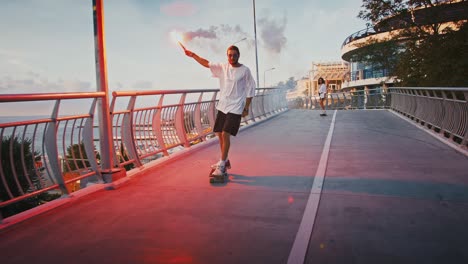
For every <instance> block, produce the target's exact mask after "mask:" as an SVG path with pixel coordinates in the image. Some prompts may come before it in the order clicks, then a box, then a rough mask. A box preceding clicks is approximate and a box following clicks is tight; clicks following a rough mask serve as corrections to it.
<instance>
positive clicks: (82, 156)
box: [0, 88, 287, 222]
mask: <svg viewBox="0 0 468 264" xmlns="http://www.w3.org/2000/svg"><path fill="white" fill-rule="evenodd" d="M218 94H219V90H182V91H181V90H176V91H129V92H124V91H120V92H114V93H113V98H112V102H111V113H110V115H111V119H112V135H111V136H112V138H113V142H114V150H115V153H103V152H102V151H101V152H99V151H98V150H97V149H96V146H97V148H99V145H100V144H97V143H98V142H97V141H99V139H98V138H95V137H98V136H99V131H98V130H99V126H100V125H101V124H100V123H99V122H98V120H96V119H95V112H97V111H96V104H97V103H98V102H99V101H100V100H104V99H105V93H104V92H94V93H56V94H11V95H0V103H2V104H8V103H10V104H11V103H14V104H17V103H24V102H30V101H40V102H41V103H42V102H49V103H50V104H51V105H52V106H53V107H52V108H53V110H52V111H51V112H52V113H51V114H50V116H47V117H33V116H31V117H26V118H24V119H23V120H21V121H18V120H12V121H11V120H10V121H6V122H5V121H2V122H0V150H1V151H0V210H1V211H0V222H1V220H2V211H3V212H4V214H3V215H4V216H5V217H7V216H10V215H12V214H11V213H9V212H8V210H10V209H11V208H12V207H15V206H16V205H18V204H19V203H21V205H20V206H19V207H28V208H32V207H34V206H37V205H39V204H41V203H45V202H47V201H48V200H51V199H55V198H58V197H61V196H63V195H68V194H70V193H72V192H74V191H76V190H79V189H82V188H85V187H86V186H88V184H90V183H91V184H93V183H103V182H104V180H105V179H103V175H102V173H101V171H102V170H101V167H100V157H104V156H103V155H111V156H112V158H113V159H114V161H115V162H114V164H115V165H116V166H118V167H123V168H125V169H126V170H130V169H132V168H137V167H140V166H142V165H143V164H146V163H148V162H150V161H152V160H156V159H158V158H160V157H162V156H167V155H170V154H171V153H172V152H173V151H176V150H177V149H178V148H181V147H182V148H187V147H190V146H191V145H194V144H197V143H200V142H202V141H205V140H207V139H208V138H210V137H213V136H214V134H213V131H212V127H213V125H214V120H215V114H216V104H217V102H218V98H217V96H218ZM69 101H74V102H75V103H76V102H77V101H79V103H80V105H82V106H83V105H85V106H88V105H89V108H88V109H87V110H85V111H84V112H83V113H80V114H73V115H65V114H62V113H63V112H65V111H61V110H63V109H66V110H70V108H67V107H64V105H65V103H66V102H69ZM82 101H84V102H82ZM125 105H126V106H125ZM73 109H74V110H75V108H73ZM285 110H287V104H286V100H285V91H284V90H281V89H276V88H260V89H257V90H256V96H255V97H254V98H253V101H252V104H251V110H250V111H249V116H247V117H245V118H243V120H242V125H246V124H248V123H252V122H257V121H260V120H262V119H265V118H267V117H269V116H272V115H275V114H277V113H279V112H282V111H285ZM76 111H78V110H76ZM31 115H34V112H33V111H31ZM28 208H26V209H28ZM12 210H13V209H12ZM15 210H16V209H15ZM5 212H6V213H5Z"/></svg>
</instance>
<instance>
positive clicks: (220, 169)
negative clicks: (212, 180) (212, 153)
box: [211, 165, 226, 176]
mask: <svg viewBox="0 0 468 264" xmlns="http://www.w3.org/2000/svg"><path fill="white" fill-rule="evenodd" d="M224 174H226V166H223V165H217V166H216V169H215V170H214V171H213V172H212V173H211V175H213V176H223V175H224Z"/></svg>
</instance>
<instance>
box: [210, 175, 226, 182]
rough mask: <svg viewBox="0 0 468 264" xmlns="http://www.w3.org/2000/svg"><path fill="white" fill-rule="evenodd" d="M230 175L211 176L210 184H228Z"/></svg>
mask: <svg viewBox="0 0 468 264" xmlns="http://www.w3.org/2000/svg"><path fill="white" fill-rule="evenodd" d="M227 178H228V174H227V173H223V175H216V176H214V175H211V177H210V183H225V182H227Z"/></svg>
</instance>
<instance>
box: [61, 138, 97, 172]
mask: <svg viewBox="0 0 468 264" xmlns="http://www.w3.org/2000/svg"><path fill="white" fill-rule="evenodd" d="M87 159H88V156H87V155H86V151H85V147H84V143H83V142H81V143H80V144H73V145H71V146H69V147H67V156H66V163H65V164H64V166H63V168H62V170H63V171H64V172H69V171H75V170H77V169H84V168H88V167H90V166H91V165H90V164H89V162H88V160H87Z"/></svg>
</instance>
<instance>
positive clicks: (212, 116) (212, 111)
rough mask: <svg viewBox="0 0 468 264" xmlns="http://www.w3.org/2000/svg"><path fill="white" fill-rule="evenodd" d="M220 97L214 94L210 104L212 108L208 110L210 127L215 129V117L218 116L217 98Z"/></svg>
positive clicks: (216, 93)
mask: <svg viewBox="0 0 468 264" xmlns="http://www.w3.org/2000/svg"><path fill="white" fill-rule="evenodd" d="M217 95H218V92H215V93H214V94H213V97H212V98H211V102H210V107H209V110H208V120H209V121H210V127H212V128H213V127H214V125H215V116H216V96H217Z"/></svg>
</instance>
